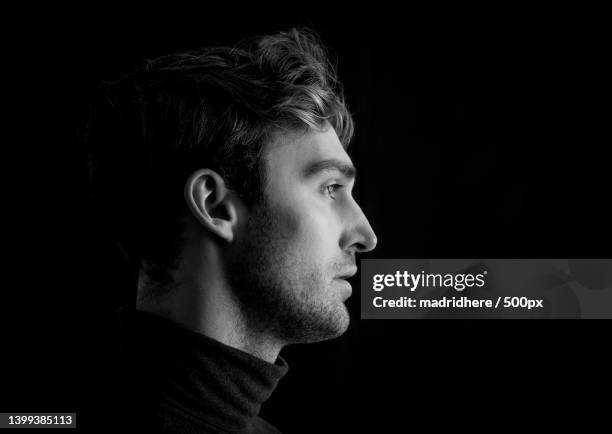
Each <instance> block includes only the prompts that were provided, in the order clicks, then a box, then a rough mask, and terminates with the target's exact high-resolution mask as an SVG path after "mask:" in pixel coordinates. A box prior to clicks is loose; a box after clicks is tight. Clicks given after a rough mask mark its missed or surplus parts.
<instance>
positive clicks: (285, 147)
mask: <svg viewBox="0 0 612 434" xmlns="http://www.w3.org/2000/svg"><path fill="white" fill-rule="evenodd" d="M264 159H265V161H266V168H267V170H268V174H269V175H270V174H275V175H278V176H289V175H291V174H293V175H294V176H297V175H299V174H300V173H301V170H302V169H304V168H305V167H307V166H309V165H312V164H314V163H317V162H320V161H324V160H329V159H335V160H338V161H340V162H343V163H345V164H347V165H351V164H352V163H351V159H350V157H349V156H348V154H347V152H346V150H345V149H344V148H343V146H342V143H340V140H339V139H338V135H337V134H336V131H335V130H334V129H333V128H332V127H331V126H328V128H326V129H325V130H320V131H318V130H309V131H307V132H294V131H291V132H287V131H285V132H279V133H277V134H276V135H275V136H274V137H273V139H272V140H271V141H270V143H268V144H267V145H266V147H265V148H264Z"/></svg>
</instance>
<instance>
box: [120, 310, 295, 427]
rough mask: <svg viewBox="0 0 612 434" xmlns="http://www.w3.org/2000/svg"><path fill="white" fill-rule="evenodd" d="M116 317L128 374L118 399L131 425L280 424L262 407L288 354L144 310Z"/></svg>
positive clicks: (123, 365)
mask: <svg viewBox="0 0 612 434" xmlns="http://www.w3.org/2000/svg"><path fill="white" fill-rule="evenodd" d="M118 318H119V332H120V334H121V337H122V350H121V354H122V356H121V357H122V358H121V360H120V364H121V365H122V368H121V371H122V372H123V373H124V375H125V376H124V377H123V378H122V380H120V381H121V383H122V384H121V387H122V388H124V390H123V391H120V392H121V398H120V403H119V405H120V407H121V410H120V411H121V414H122V417H124V418H126V422H125V423H126V424H127V425H129V426H130V427H132V428H134V429H136V430H138V431H141V430H145V431H147V432H166V433H173V432H177V433H178V432H181V433H276V432H279V431H278V430H277V429H276V428H275V427H274V426H272V425H271V424H269V423H268V422H266V421H264V420H263V419H262V418H260V417H259V416H258V414H259V411H260V408H261V405H262V403H264V402H265V401H266V400H267V399H268V398H269V397H270V395H271V394H272V392H273V391H274V389H275V388H276V386H277V383H278V381H279V380H280V379H281V378H282V377H283V376H284V375H285V374H286V373H287V370H288V366H287V363H286V361H285V360H284V359H283V358H282V357H280V356H279V357H278V358H277V360H276V362H275V363H273V364H272V363H269V362H267V361H265V360H263V359H260V358H258V357H255V356H253V355H251V354H249V353H246V352H244V351H241V350H239V349H236V348H233V347H230V346H228V345H225V344H223V343H221V342H219V341H217V340H215V339H212V338H210V337H208V336H206V335H203V334H201V333H197V332H195V331H191V330H188V329H186V328H184V327H182V326H180V325H179V324H177V323H174V322H172V321H170V320H168V319H165V318H163V317H161V316H157V315H154V314H151V313H147V312H144V311H139V310H134V309H124V310H122V311H120V312H119V317H118ZM126 428H127V427H126ZM143 432H144V431H143Z"/></svg>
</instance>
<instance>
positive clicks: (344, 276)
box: [335, 267, 357, 280]
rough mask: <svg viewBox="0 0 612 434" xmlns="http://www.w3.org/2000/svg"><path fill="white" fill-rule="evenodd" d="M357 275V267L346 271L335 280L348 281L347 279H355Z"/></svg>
mask: <svg viewBox="0 0 612 434" xmlns="http://www.w3.org/2000/svg"><path fill="white" fill-rule="evenodd" d="M355 274H357V267H355V268H351V269H350V270H348V271H346V272H345V273H342V274H338V275H337V276H336V277H335V279H340V280H346V279H348V278H350V277H353V276H354V275H355Z"/></svg>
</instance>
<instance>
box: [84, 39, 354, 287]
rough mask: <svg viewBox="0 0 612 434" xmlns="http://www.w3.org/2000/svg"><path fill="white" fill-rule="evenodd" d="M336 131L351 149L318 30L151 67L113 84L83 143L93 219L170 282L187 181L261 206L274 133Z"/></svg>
mask: <svg viewBox="0 0 612 434" xmlns="http://www.w3.org/2000/svg"><path fill="white" fill-rule="evenodd" d="M327 124H330V125H331V126H332V127H333V128H334V129H335V131H336V133H337V135H338V137H339V139H340V141H341V143H342V144H343V146H345V147H346V146H348V144H349V142H350V140H351V138H352V135H353V120H352V117H351V115H350V113H349V111H348V109H347V107H346V104H345V102H344V96H343V90H342V85H341V84H340V83H339V82H338V80H337V77H336V73H335V68H334V67H333V65H332V63H331V61H330V59H329V56H328V53H327V50H326V49H325V48H324V47H323V45H322V44H321V42H320V40H319V38H318V37H317V36H316V35H315V34H314V33H313V32H312V31H310V30H308V29H291V30H289V31H286V32H281V33H278V34H274V35H268V36H260V37H255V38H251V39H249V40H246V41H243V42H241V43H239V44H238V45H236V46H234V47H212V48H204V49H199V50H191V51H186V52H181V53H176V54H171V55H166V56H162V57H159V58H157V59H154V60H149V61H147V62H146V64H145V66H143V67H142V68H140V69H138V70H136V71H133V72H131V73H129V74H126V75H124V76H122V77H121V78H120V79H118V80H116V81H113V82H105V83H104V84H103V85H102V86H101V88H100V91H99V92H98V93H97V96H96V97H95V100H94V103H93V104H92V110H91V116H90V119H89V121H88V123H87V126H86V128H85V134H84V136H83V138H84V141H85V143H86V145H87V147H88V152H89V174H90V182H91V192H92V196H91V197H92V199H93V205H94V207H93V209H94V213H95V215H94V218H95V219H96V220H97V222H98V224H100V225H103V226H104V227H105V228H106V229H107V230H108V231H109V235H110V237H111V238H112V240H113V241H114V242H115V243H116V244H117V245H118V246H120V248H121V250H122V251H123V252H124V254H125V255H126V257H127V258H128V259H129V260H130V262H131V263H132V264H134V265H135V266H137V267H138V268H139V269H143V270H144V271H145V272H146V274H147V275H148V276H149V277H151V278H152V279H153V280H154V281H156V282H158V283H171V282H172V279H171V275H170V273H169V271H170V270H172V269H174V268H176V267H177V266H178V261H179V259H180V258H179V256H180V251H181V248H182V244H183V240H182V233H183V230H184V228H183V223H182V220H183V217H184V216H185V212H186V210H187V207H186V203H185V199H184V196H183V189H184V185H185V182H186V180H187V179H188V177H189V176H190V175H191V174H192V173H193V172H194V171H195V170H197V169H198V168H203V167H207V168H210V169H212V170H215V171H217V172H218V173H219V174H220V175H221V176H222V177H223V178H224V181H225V182H226V184H227V186H228V188H230V189H231V190H233V191H234V192H236V194H238V195H239V197H241V199H243V200H244V201H245V202H246V203H247V204H248V205H253V204H255V203H258V202H259V201H260V200H261V199H262V198H263V187H262V186H263V185H264V180H265V173H264V172H265V171H264V170H263V168H262V167H263V164H261V156H262V149H263V147H264V145H265V143H266V142H267V141H269V140H270V139H271V138H272V134H273V133H275V132H278V131H283V130H292V131H293V130H309V129H313V128H319V129H320V128H323V127H324V126H325V125H327Z"/></svg>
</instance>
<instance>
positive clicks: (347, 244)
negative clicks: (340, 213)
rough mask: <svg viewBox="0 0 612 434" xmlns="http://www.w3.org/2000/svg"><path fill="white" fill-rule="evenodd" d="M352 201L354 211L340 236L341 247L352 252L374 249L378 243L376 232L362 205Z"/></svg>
mask: <svg viewBox="0 0 612 434" xmlns="http://www.w3.org/2000/svg"><path fill="white" fill-rule="evenodd" d="M352 202H353V207H352V212H351V215H350V218H349V219H348V220H347V222H346V223H347V224H346V226H345V231H344V233H343V236H342V237H341V238H340V247H341V248H342V250H344V251H350V252H352V253H365V252H369V251H372V250H374V248H375V247H376V244H377V243H378V239H377V238H376V234H375V233H374V230H373V229H372V226H370V222H369V221H368V219H367V218H366V216H365V214H364V213H363V211H362V209H361V207H360V206H359V205H358V204H357V202H355V201H354V200H353V201H352Z"/></svg>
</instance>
